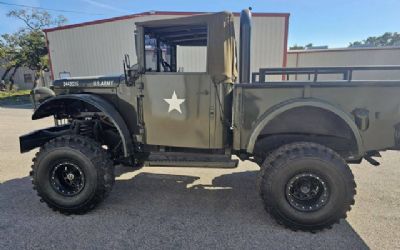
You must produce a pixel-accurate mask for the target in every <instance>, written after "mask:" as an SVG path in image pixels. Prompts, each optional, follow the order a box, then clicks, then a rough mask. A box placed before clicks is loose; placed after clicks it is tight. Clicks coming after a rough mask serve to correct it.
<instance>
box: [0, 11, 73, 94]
mask: <svg viewBox="0 0 400 250" xmlns="http://www.w3.org/2000/svg"><path fill="white" fill-rule="evenodd" d="M7 16H8V17H11V18H16V19H19V20H21V21H22V22H23V23H24V27H22V28H21V29H20V30H18V31H17V32H15V33H14V34H11V35H9V34H4V35H2V36H1V42H0V47H1V48H2V50H3V51H4V55H3V56H2V57H1V58H2V59H3V60H2V61H3V62H4V64H5V66H6V67H5V68H6V72H5V74H3V76H2V79H3V80H4V78H5V77H6V76H7V74H8V73H9V72H10V71H11V72H12V73H11V76H10V80H11V82H13V77H14V74H15V72H16V71H17V69H18V68H19V67H22V66H25V67H28V68H30V69H31V70H34V71H35V80H34V85H33V87H36V86H37V85H38V84H39V81H42V83H43V82H44V72H45V71H48V69H49V65H48V64H49V60H48V51H47V47H46V38H45V34H44V32H43V30H42V29H44V28H47V27H51V26H60V25H63V24H65V23H66V21H67V19H66V18H65V17H63V16H58V17H52V16H51V15H50V14H49V13H48V12H47V11H39V10H25V9H19V10H12V11H10V12H9V13H8V14H7Z"/></svg>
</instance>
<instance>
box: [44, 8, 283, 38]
mask: <svg viewBox="0 0 400 250" xmlns="http://www.w3.org/2000/svg"><path fill="white" fill-rule="evenodd" d="M204 13H206V12H185V11H147V12H143V13H138V14H132V15H126V16H119V17H113V18H107V19H100V20H94V21H89V22H84V23H77V24H70V25H65V26H60V27H55V28H49V29H44V30H43V31H44V32H46V33H47V32H52V31H57V30H64V29H72V28H77V27H82V26H88V25H95V24H101V23H108V22H115V21H120V20H125V19H132V18H136V17H141V16H151V15H166V16H167V15H171V16H179V15H182V16H188V15H198V14H204ZM233 14H234V15H235V16H239V15H240V13H237V12H235V13H233ZM252 16H254V17H285V18H288V17H289V16H290V14H289V13H257V12H255V13H254V12H253V13H252Z"/></svg>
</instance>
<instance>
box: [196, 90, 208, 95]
mask: <svg viewBox="0 0 400 250" xmlns="http://www.w3.org/2000/svg"><path fill="white" fill-rule="evenodd" d="M197 94H198V95H208V94H210V92H208V90H203V91H200V92H197Z"/></svg>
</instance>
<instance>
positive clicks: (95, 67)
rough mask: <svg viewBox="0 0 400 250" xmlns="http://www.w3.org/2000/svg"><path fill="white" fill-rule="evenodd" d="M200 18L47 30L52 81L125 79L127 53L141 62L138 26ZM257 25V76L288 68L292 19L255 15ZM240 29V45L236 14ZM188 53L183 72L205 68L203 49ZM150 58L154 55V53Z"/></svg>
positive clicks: (140, 17)
mask: <svg viewBox="0 0 400 250" xmlns="http://www.w3.org/2000/svg"><path fill="white" fill-rule="evenodd" d="M195 14H201V13H199V12H145V13H140V14H134V15H128V16H121V17H116V18H111V19H103V20H97V21H92V22H86V23H80V24H74V25H67V26H62V27H57V28H52V29H47V30H45V33H46V37H47V43H48V48H49V55H50V63H51V72H52V77H53V79H59V78H60V76H65V75H66V76H72V77H75V76H89V75H101V74H107V75H109V74H121V73H122V72H123V67H122V59H123V56H124V54H129V55H130V58H131V62H135V61H136V55H135V45H134V30H135V22H141V21H147V20H155V19H165V18H176V17H180V16H188V15H195ZM252 25H253V26H252V52H251V54H252V55H251V56H252V60H251V69H252V71H257V70H258V68H260V67H284V66H286V60H287V58H286V56H287V53H286V51H287V39H288V25H289V14H286V13H253V19H252ZM235 29H236V30H235V31H236V38H237V40H238V39H239V14H238V13H236V14H235ZM185 49H187V50H190V53H183V52H182V53H178V55H177V61H178V62H177V63H178V68H181V70H182V71H185V72H190V71H199V70H201V69H202V68H203V67H205V62H206V61H205V60H206V58H205V53H204V52H205V51H204V48H185ZM182 51H183V50H182ZM184 52H185V51H184ZM186 52H187V51H186ZM146 53H147V56H151V48H149V52H146ZM194 58H196V59H194ZM199 58H200V59H199Z"/></svg>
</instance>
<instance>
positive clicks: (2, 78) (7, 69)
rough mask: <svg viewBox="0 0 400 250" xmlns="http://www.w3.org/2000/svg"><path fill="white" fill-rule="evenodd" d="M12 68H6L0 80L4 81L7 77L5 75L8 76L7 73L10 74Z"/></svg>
mask: <svg viewBox="0 0 400 250" xmlns="http://www.w3.org/2000/svg"><path fill="white" fill-rule="evenodd" d="M12 68H13V67H8V68H6V71H4V73H3V75H2V76H1V80H5V79H6V77H7V75H8V72H10V70H11V69H12Z"/></svg>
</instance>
